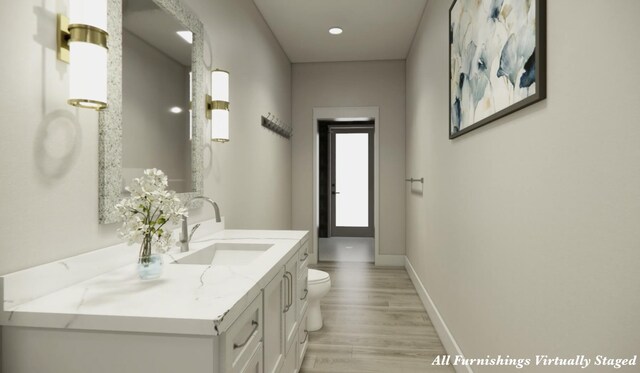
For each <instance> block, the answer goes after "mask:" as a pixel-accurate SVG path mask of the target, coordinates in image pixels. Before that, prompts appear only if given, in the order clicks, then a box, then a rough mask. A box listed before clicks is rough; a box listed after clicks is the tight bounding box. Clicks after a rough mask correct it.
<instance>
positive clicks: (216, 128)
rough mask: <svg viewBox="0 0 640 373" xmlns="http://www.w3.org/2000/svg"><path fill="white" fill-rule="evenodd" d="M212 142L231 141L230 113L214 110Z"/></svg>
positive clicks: (212, 116) (212, 114)
mask: <svg viewBox="0 0 640 373" xmlns="http://www.w3.org/2000/svg"><path fill="white" fill-rule="evenodd" d="M211 140H213V141H217V142H227V141H229V111H228V110H213V112H212V113H211Z"/></svg>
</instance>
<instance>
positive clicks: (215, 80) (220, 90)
mask: <svg viewBox="0 0 640 373" xmlns="http://www.w3.org/2000/svg"><path fill="white" fill-rule="evenodd" d="M211 99H212V100H213V101H225V102H227V103H228V102H229V73H228V72H227V71H224V70H217V69H216V70H213V71H212V72H211Z"/></svg>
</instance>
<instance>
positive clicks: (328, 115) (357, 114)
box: [310, 106, 402, 265]
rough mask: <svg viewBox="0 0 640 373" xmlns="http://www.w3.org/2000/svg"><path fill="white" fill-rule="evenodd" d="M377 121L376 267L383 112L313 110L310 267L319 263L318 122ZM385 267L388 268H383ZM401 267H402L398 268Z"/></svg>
mask: <svg viewBox="0 0 640 373" xmlns="http://www.w3.org/2000/svg"><path fill="white" fill-rule="evenodd" d="M362 117H367V118H374V120H375V124H374V131H373V172H374V175H373V189H374V192H373V224H374V229H375V230H374V232H375V233H374V247H375V265H379V264H378V258H379V257H380V214H379V211H378V210H379V205H380V108H379V107H378V106H355V107H314V108H313V123H312V127H311V128H312V130H311V133H312V136H313V142H312V143H313V177H312V181H311V182H312V184H313V185H312V188H313V209H312V210H313V220H312V221H313V227H312V232H311V233H312V239H313V242H312V250H313V255H312V256H311V258H310V259H311V261H310V263H312V264H315V263H317V262H318V226H319V219H320V217H319V215H318V214H319V206H318V203H319V201H318V200H319V195H320V191H319V188H318V179H319V177H320V176H319V175H320V170H319V167H320V166H319V162H318V160H319V148H320V146H319V139H318V120H319V119H333V118H362ZM382 265H385V264H382ZM398 265H402V264H398Z"/></svg>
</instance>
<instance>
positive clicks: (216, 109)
mask: <svg viewBox="0 0 640 373" xmlns="http://www.w3.org/2000/svg"><path fill="white" fill-rule="evenodd" d="M207 111H208V112H207V114H209V115H208V116H209V117H210V118H211V140H213V141H217V142H227V141H229V73H228V72H227V71H224V70H217V69H216V70H214V71H212V72H211V96H210V97H207Z"/></svg>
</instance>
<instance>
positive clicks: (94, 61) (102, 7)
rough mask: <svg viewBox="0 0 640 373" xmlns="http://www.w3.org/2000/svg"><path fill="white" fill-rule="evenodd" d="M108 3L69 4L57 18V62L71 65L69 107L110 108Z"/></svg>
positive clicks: (80, 0) (73, 1)
mask: <svg viewBox="0 0 640 373" xmlns="http://www.w3.org/2000/svg"><path fill="white" fill-rule="evenodd" d="M106 29H107V1H106V0H94V1H86V0H69V18H67V17H65V16H64V15H63V14H58V27H57V33H58V35H57V41H58V59H59V60H60V61H63V62H66V63H69V100H68V101H67V102H68V103H69V104H70V105H73V106H78V107H82V108H89V109H96V110H102V109H104V108H106V107H107V39H108V34H107V32H106V31H105V30H106Z"/></svg>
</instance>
